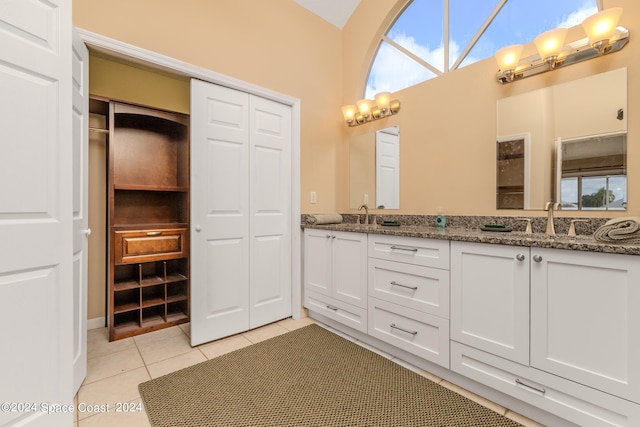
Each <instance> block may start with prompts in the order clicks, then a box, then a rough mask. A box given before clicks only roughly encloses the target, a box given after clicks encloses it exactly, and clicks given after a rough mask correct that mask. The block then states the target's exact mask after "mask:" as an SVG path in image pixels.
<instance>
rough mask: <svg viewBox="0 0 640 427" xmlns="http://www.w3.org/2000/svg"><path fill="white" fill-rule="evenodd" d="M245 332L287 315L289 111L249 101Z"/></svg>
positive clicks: (266, 102) (269, 103)
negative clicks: (246, 323)
mask: <svg viewBox="0 0 640 427" xmlns="http://www.w3.org/2000/svg"><path fill="white" fill-rule="evenodd" d="M249 102H250V129H251V131H250V134H249V140H250V147H251V148H250V155H249V174H250V175H249V176H250V178H249V181H250V188H249V194H250V202H249V211H250V223H249V227H250V231H249V238H250V240H249V241H250V244H249V247H250V260H251V270H250V288H249V297H250V316H249V318H250V322H249V323H250V324H249V326H250V328H255V327H258V326H262V325H265V324H267V323H271V322H274V321H276V320H280V319H283V318H285V317H289V316H291V231H290V230H291V108H290V107H288V106H286V105H283V104H280V103H278V102H274V101H270V100H267V99H264V98H260V97H257V96H251V97H250V101H249Z"/></svg>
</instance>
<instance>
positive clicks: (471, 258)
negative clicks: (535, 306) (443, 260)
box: [451, 242, 529, 365]
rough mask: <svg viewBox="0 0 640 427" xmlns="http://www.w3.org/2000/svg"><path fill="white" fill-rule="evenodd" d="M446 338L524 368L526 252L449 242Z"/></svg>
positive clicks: (526, 341) (526, 349) (526, 350)
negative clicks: (448, 325)
mask: <svg viewBox="0 0 640 427" xmlns="http://www.w3.org/2000/svg"><path fill="white" fill-rule="evenodd" d="M451 339H452V340H455V341H457V342H460V343H463V344H467V345H470V346H472V347H475V348H477V349H480V350H484V351H487V352H489V353H492V354H495V355H497V356H500V357H503V358H505V359H509V360H512V361H514V362H517V363H521V364H524V365H528V364H529V248H524V247H518V246H506V245H490V244H484V243H468V242H451Z"/></svg>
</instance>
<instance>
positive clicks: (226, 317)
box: [191, 79, 249, 345]
mask: <svg viewBox="0 0 640 427" xmlns="http://www.w3.org/2000/svg"><path fill="white" fill-rule="evenodd" d="M248 158H249V95H248V94H246V93H243V92H239V91H236V90H232V89H228V88H224V87H221V86H217V85H213V84H210V83H205V82H202V81H199V80H195V79H192V80H191V229H192V230H191V344H192V345H197V344H201V343H203V342H207V341H212V340H214V339H218V338H221V337H224V336H227V335H231V334H235V333H238V332H242V331H246V330H248V329H249V235H248V234H249V162H248Z"/></svg>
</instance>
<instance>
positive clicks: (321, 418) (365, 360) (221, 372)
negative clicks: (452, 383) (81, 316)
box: [139, 325, 520, 427]
mask: <svg viewBox="0 0 640 427" xmlns="http://www.w3.org/2000/svg"><path fill="white" fill-rule="evenodd" d="M139 390H140V394H141V395H142V400H143V402H144V406H145V409H146V411H147V414H148V416H149V420H150V421H151V424H152V425H153V426H154V427H165V426H166V427H178V426H190V427H204V426H216V427H217V426H224V427H227V426H242V427H254V426H255V427H267V426H295V427H300V426H411V427H419V426H434V427H435V426H437V427H445V426H449V427H467V426H468V427H471V426H473V427H480V426H486V427H503V426H504V427H511V426H520V424H518V423H516V422H514V421H512V420H509V419H508V418H506V417H504V416H502V415H500V414H498V413H496V412H493V411H491V410H490V409H487V408H485V407H484V406H482V405H479V404H477V403H475V402H473V401H471V400H469V399H467V398H465V397H463V396H461V395H459V394H457V393H455V392H453V391H451V390H449V389H447V388H445V387H442V386H440V385H438V384H436V383H434V382H433V381H431V380H428V379H426V378H424V377H422V376H420V375H418V374H416V373H414V372H412V371H410V370H409V369H406V368H404V367H402V366H400V365H398V364H397V363H395V362H392V361H390V360H388V359H386V358H384V357H382V356H380V355H378V354H376V353H374V352H372V351H370V350H367V349H365V348H363V347H361V346H359V345H357V344H355V343H352V342H350V341H348V340H346V339H344V338H342V337H340V336H338V335H335V334H333V333H331V332H329V331H327V330H325V329H323V328H322V327H320V326H317V325H310V326H305V327H303V328H301V329H298V330H295V331H293V332H288V333H286V334H284V335H280V336H277V337H275V338H271V339H269V340H266V341H263V342H260V343H258V344H254V345H252V346H249V347H245V348H243V349H240V350H236V351H234V352H232V353H228V354H225V355H223V356H220V357H217V358H215V359H212V360H209V361H207V362H203V363H200V364H198V365H194V366H191V367H188V368H185V369H182V370H180V371H177V372H174V373H171V374H168V375H165V376H163V377H160V378H156V379H154V380H151V381H147V382H145V383H142V384H140V386H139Z"/></svg>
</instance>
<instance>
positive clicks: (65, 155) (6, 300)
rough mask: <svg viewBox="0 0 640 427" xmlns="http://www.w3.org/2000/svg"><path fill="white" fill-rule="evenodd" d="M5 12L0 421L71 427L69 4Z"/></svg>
mask: <svg viewBox="0 0 640 427" xmlns="http://www.w3.org/2000/svg"><path fill="white" fill-rule="evenodd" d="M1 10H2V13H1V16H0V51H1V52H2V61H1V64H0V93H1V94H2V96H0V117H2V125H1V126H0V141H2V143H0V336H2V340H3V342H2V348H3V350H2V364H0V378H1V379H2V380H1V381H2V386H0V402H16V403H19V402H21V403H27V402H35V403H36V407H35V408H34V407H30V409H31V408H33V409H35V411H32V412H28V411H17V412H11V411H9V412H7V411H0V425H14V424H19V425H28V426H54V425H55V426H58V425H72V424H73V414H72V413H63V412H62V413H55V414H46V413H45V412H43V411H42V409H43V407H42V406H41V404H42V403H47V402H50V403H52V404H53V403H57V404H62V405H72V404H73V383H72V379H73V366H72V349H73V333H72V330H73V318H72V316H73V307H72V304H73V286H72V283H73V266H72V250H73V239H72V237H73V222H72V212H71V206H72V142H71V141H72V132H71V123H72V121H71V108H72V104H71V93H72V90H71V29H72V22H71V0H46V1H44V0H32V1H24V0H6V1H3V2H2V6H1ZM16 409H19V408H16Z"/></svg>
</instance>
